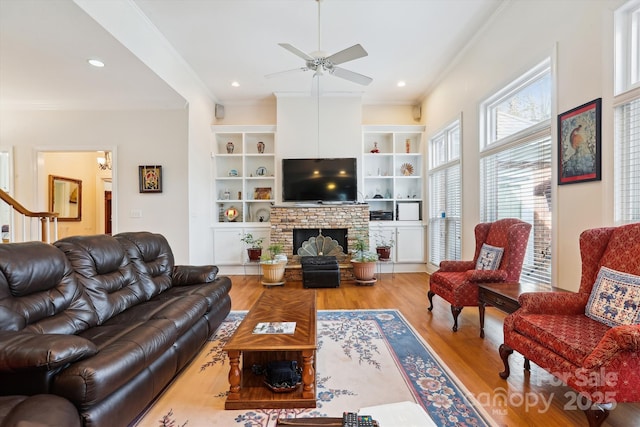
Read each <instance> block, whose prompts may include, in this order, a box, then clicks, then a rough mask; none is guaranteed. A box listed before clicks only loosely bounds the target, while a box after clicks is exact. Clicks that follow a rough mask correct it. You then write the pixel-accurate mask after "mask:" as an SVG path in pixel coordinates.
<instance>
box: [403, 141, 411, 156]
mask: <svg viewBox="0 0 640 427" xmlns="http://www.w3.org/2000/svg"><path fill="white" fill-rule="evenodd" d="M404 149H405V151H406V152H407V153H410V152H411V140H410V139H408V138H407V140H406V141H405V142H404Z"/></svg>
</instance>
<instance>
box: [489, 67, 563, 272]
mask: <svg viewBox="0 0 640 427" xmlns="http://www.w3.org/2000/svg"><path fill="white" fill-rule="evenodd" d="M542 78H549V79H550V88H549V99H550V101H551V100H552V99H553V98H554V93H553V91H554V83H553V81H554V79H553V63H552V58H551V57H547V58H545V59H544V60H543V61H541V62H539V63H538V64H536V65H535V66H533V67H532V68H531V69H529V70H528V71H527V72H525V73H524V74H522V75H520V76H519V77H517V78H516V79H514V80H512V81H511V82H509V83H507V84H506V85H505V86H504V87H503V88H501V89H499V90H498V91H496V92H495V93H494V94H493V95H491V96H490V97H488V98H487V99H486V100H485V101H483V102H481V104H480V141H479V148H478V149H479V161H480V163H481V164H483V163H484V162H485V161H487V162H490V161H491V157H493V156H497V155H500V154H501V153H504V154H505V155H510V151H512V150H516V151H514V154H517V150H519V149H521V148H523V149H526V147H527V145H529V144H531V143H532V142H535V141H536V140H545V141H547V142H549V144H548V149H546V150H545V154H544V157H543V158H540V159H539V160H542V161H543V162H544V164H547V163H548V167H545V169H546V170H547V173H548V174H549V180H550V184H549V191H548V199H547V206H548V211H545V212H544V214H546V215H542V212H540V211H538V210H533V211H531V212H529V213H531V214H532V215H533V218H534V220H533V223H532V230H531V237H530V239H529V247H528V250H527V255H526V258H525V262H526V260H527V259H529V260H530V262H529V263H528V264H526V265H525V266H523V275H522V276H521V280H523V281H536V282H541V281H548V282H549V283H551V281H552V278H553V264H552V259H553V257H552V248H553V234H554V233H553V227H554V212H553V200H552V198H551V197H552V195H551V185H552V183H551V181H552V180H553V177H552V175H553V173H554V168H553V141H554V137H553V135H552V113H553V109H552V103H551V102H550V103H549V106H548V108H549V111H548V116H549V118H548V119H543V120H541V121H539V122H538V123H535V124H533V125H531V126H529V127H527V128H525V129H521V130H519V131H517V132H514V133H513V134H511V135H508V136H505V137H502V138H500V139H497V138H496V139H492V137H493V135H497V134H498V132H496V130H497V126H498V124H499V123H498V122H497V114H496V111H497V109H496V107H497V106H498V105H501V103H502V102H504V101H505V100H507V99H509V98H511V97H513V96H514V95H517V94H518V93H519V92H521V91H525V90H526V89H527V88H528V87H530V86H531V85H533V84H535V83H536V82H538V81H539V80H540V79H542ZM545 113H546V112H545ZM547 158H548V159H547ZM489 164H490V163H489ZM486 172H491V173H493V172H494V171H492V170H491V171H489V170H484V171H483V167H482V166H481V168H480V175H479V178H480V183H479V186H480V206H479V210H480V221H494V220H497V219H499V218H501V217H502V216H501V213H500V210H499V208H500V206H501V204H498V202H499V199H500V197H499V195H496V197H492V198H490V199H487V194H489V193H485V190H487V188H490V187H492V186H493V187H494V188H495V190H494V191H497V187H496V186H498V185H500V186H504V185H505V182H500V180H499V179H497V178H492V177H491V176H489V175H485V173H486ZM543 174H544V173H543ZM507 184H508V182H507ZM542 184H543V182H541V185H542ZM483 189H484V190H483ZM545 195H546V192H545ZM535 196H538V195H535ZM522 200H523V202H524V205H525V206H527V205H528V206H537V205H536V203H535V199H534V198H533V197H532V198H531V199H522ZM491 203H495V206H493V207H491V206H489V205H490V204H491ZM515 206H517V205H513V206H511V205H506V206H503V209H504V208H506V209H507V210H509V209H513V208H514V207H515ZM503 214H504V212H503ZM536 216H537V217H538V221H536V220H535V218H536ZM542 217H547V220H546V221H545V220H542V221H541V220H540V218H542ZM523 219H524V220H528V219H527V218H523ZM538 227H539V228H538ZM542 247H544V248H545V249H544V250H543V251H542V252H543V253H540V254H539V253H538V251H539V250H541V249H540V248H542ZM526 267H529V269H530V270H529V277H527V276H526V275H525V268H526ZM538 268H541V269H542V270H540V271H541V272H542V273H541V274H538V273H539V271H538Z"/></svg>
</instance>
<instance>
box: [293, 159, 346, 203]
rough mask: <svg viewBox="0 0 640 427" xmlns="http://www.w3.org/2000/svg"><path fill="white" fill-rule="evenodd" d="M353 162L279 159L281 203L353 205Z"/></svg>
mask: <svg viewBox="0 0 640 427" xmlns="http://www.w3.org/2000/svg"><path fill="white" fill-rule="evenodd" d="M356 164H357V162H356V159H355V158H339V159H282V200H283V201H284V202H355V201H356V200H357V198H358V175H357V166H356Z"/></svg>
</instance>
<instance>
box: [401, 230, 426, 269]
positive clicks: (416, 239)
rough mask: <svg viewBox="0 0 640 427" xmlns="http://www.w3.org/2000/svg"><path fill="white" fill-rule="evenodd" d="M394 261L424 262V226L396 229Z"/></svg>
mask: <svg viewBox="0 0 640 427" xmlns="http://www.w3.org/2000/svg"><path fill="white" fill-rule="evenodd" d="M396 248H397V251H396V261H397V262H425V251H424V248H425V228H424V227H423V226H411V227H398V228H397V229H396Z"/></svg>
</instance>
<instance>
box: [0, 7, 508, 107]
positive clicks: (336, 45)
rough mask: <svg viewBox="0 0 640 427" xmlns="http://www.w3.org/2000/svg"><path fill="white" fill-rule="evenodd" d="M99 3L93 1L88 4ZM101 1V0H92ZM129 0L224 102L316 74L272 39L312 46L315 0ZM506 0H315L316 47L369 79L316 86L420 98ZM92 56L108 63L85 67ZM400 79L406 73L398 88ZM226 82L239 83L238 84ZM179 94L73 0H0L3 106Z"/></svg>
mask: <svg viewBox="0 0 640 427" xmlns="http://www.w3.org/2000/svg"><path fill="white" fill-rule="evenodd" d="M95 1H98V0H95ZM100 1H105V0H100ZM123 1H129V2H132V3H134V5H135V6H137V7H138V8H139V9H140V11H141V12H142V13H143V14H144V15H146V17H147V18H148V19H149V20H150V22H151V23H152V24H153V25H154V26H155V27H157V29H158V30H159V32H160V33H161V34H162V35H163V36H164V37H165V38H166V39H167V41H168V42H169V44H170V45H171V46H172V47H173V49H175V51H176V52H177V53H178V54H179V55H180V56H182V57H183V58H184V59H185V61H186V63H187V64H188V65H189V66H190V67H191V68H192V69H193V71H194V73H195V75H196V76H197V78H199V79H200V80H201V81H202V82H203V83H204V84H205V85H206V86H207V87H208V88H209V90H210V93H211V94H213V96H214V97H215V101H216V102H219V103H222V104H245V103H255V102H262V101H264V100H269V99H272V97H273V93H274V92H309V91H311V89H312V82H313V77H312V76H313V72H312V71H308V72H304V73H303V72H300V73H292V74H284V75H280V76H277V77H274V78H270V79H267V78H265V77H264V76H265V75H266V74H270V73H275V72H278V71H283V70H290V69H294V68H298V67H302V66H303V65H304V61H303V60H302V59H301V58H298V57H297V56H295V55H293V54H292V53H291V52H289V51H287V50H285V49H283V48H282V47H280V46H278V43H290V44H292V45H293V46H295V47H297V48H299V49H300V50H302V51H304V52H308V53H310V52H313V51H316V50H318V6H317V2H316V1H315V0H123ZM502 3H504V0H322V2H321V29H320V30H321V31H320V34H321V46H320V47H321V49H322V50H323V51H325V52H327V53H328V54H332V53H335V52H337V51H340V50H342V49H345V48H347V47H349V46H352V45H354V44H356V43H360V44H361V45H362V46H363V47H364V48H365V49H366V50H367V52H368V54H369V55H368V56H367V57H364V58H360V59H357V60H354V61H350V62H347V63H344V64H341V67H343V68H346V69H348V70H351V71H354V72H357V73H360V74H365V75H367V76H370V77H372V78H373V82H372V83H371V84H370V85H369V86H360V85H358V84H355V83H352V82H349V81H346V80H343V79H340V78H338V77H335V76H329V75H325V76H323V77H321V80H320V82H321V90H322V91H323V92H361V93H362V98H363V102H364V103H365V104H405V105H407V104H408V105H411V104H415V103H417V102H419V101H421V100H422V99H423V98H424V96H425V95H426V94H427V93H428V91H429V90H430V88H431V87H432V86H433V84H434V82H436V81H437V79H438V78H439V76H441V75H442V73H443V72H445V71H446V69H447V66H448V64H450V63H451V61H452V60H454V58H455V57H456V55H457V54H458V53H459V52H460V51H461V50H462V49H463V48H464V47H465V45H466V44H467V42H468V41H469V40H470V39H471V38H472V37H473V35H474V34H475V33H476V32H477V31H478V30H479V29H480V28H481V27H482V25H483V24H484V23H485V22H486V21H487V20H489V17H490V16H491V14H493V13H494V12H495V11H496V10H497V9H498V8H499V7H500V5H501V4H502ZM93 57H96V58H100V59H102V60H104V62H105V63H106V67H104V68H102V69H96V68H92V67H90V66H88V65H87V64H86V60H87V59H88V58H93ZM398 80H404V81H406V86H405V87H404V88H398V87H397V86H396V83H397V82H398ZM232 81H238V82H239V83H240V86H239V87H237V88H234V87H232V86H231V82H232ZM184 103H185V101H184V99H182V97H180V96H179V95H178V94H177V93H176V92H175V91H173V90H172V89H171V88H169V87H168V86H167V84H166V83H165V82H163V81H162V79H160V78H159V77H158V76H157V75H156V74H155V73H153V72H152V71H151V70H150V69H149V68H148V67H147V66H145V65H144V64H143V63H142V62H141V61H140V60H138V59H137V58H136V57H135V56H134V55H133V54H132V53H131V52H129V51H128V50H127V49H126V48H124V47H123V46H122V45H121V44H120V43H119V42H118V41H117V40H116V39H115V38H114V37H112V36H111V35H110V34H109V33H108V32H107V31H106V30H105V29H104V28H103V27H101V26H100V25H99V24H98V23H97V22H95V21H94V20H93V19H92V18H90V17H89V16H88V15H87V14H86V13H85V12H84V11H83V10H82V9H81V8H80V7H78V6H77V5H76V4H75V3H74V2H73V1H72V0H0V106H2V107H3V108H25V109H30V108H51V109H54V108H60V109H121V108H125V109H127V108H182V107H184Z"/></svg>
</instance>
